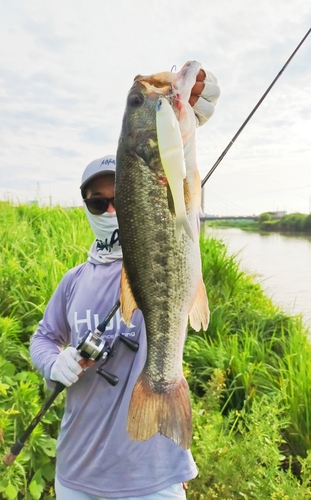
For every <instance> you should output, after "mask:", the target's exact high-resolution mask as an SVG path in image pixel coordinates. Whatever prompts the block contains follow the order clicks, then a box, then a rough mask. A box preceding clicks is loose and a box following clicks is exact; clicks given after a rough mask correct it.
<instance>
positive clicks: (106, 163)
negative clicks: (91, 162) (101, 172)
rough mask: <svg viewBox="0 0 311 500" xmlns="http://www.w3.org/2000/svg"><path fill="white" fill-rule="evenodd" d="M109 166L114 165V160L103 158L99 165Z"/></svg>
mask: <svg viewBox="0 0 311 500" xmlns="http://www.w3.org/2000/svg"><path fill="white" fill-rule="evenodd" d="M110 164H113V165H115V164H116V160H113V159H112V158H105V159H104V160H103V161H102V162H101V164H100V165H110Z"/></svg>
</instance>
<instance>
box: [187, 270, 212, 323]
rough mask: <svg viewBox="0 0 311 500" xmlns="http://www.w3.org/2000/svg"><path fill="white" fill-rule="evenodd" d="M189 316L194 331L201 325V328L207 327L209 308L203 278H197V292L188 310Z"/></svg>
mask: <svg viewBox="0 0 311 500" xmlns="http://www.w3.org/2000/svg"><path fill="white" fill-rule="evenodd" d="M189 318H190V325H191V326H192V328H193V329H194V330H195V331H196V332H199V331H200V330H201V325H202V327H203V330H206V329H207V327H208V323H209V308H208V299H207V295H206V288H205V285H204V282H203V278H201V279H200V280H199V284H198V288H197V293H196V296H195V299H194V302H193V304H192V307H191V309H190V312H189Z"/></svg>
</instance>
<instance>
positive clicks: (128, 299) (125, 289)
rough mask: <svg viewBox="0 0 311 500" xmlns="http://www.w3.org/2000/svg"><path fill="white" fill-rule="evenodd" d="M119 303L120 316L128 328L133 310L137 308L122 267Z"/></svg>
mask: <svg viewBox="0 0 311 500" xmlns="http://www.w3.org/2000/svg"><path fill="white" fill-rule="evenodd" d="M120 303H121V314H122V317H123V319H124V322H125V324H126V325H127V326H130V324H131V317H132V315H133V312H134V311H135V309H138V306H137V304H136V300H135V299H134V296H133V292H132V290H131V287H130V284H129V280H128V277H127V274H126V270H125V268H124V265H123V266H122V271H121V285H120Z"/></svg>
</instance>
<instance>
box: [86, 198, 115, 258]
mask: <svg viewBox="0 0 311 500" xmlns="http://www.w3.org/2000/svg"><path fill="white" fill-rule="evenodd" d="M84 209H85V213H86V216H87V219H88V221H89V223H90V226H91V228H92V229H93V232H94V234H95V236H96V241H95V242H94V243H93V245H92V247H91V249H90V252H89V259H88V260H91V261H92V262H93V261H94V260H95V261H96V263H97V264H99V263H108V262H113V261H114V260H118V259H122V249H121V245H120V237H119V226H118V219H117V216H116V213H115V212H105V213H103V214H101V215H94V214H91V213H90V212H89V211H88V209H87V208H86V206H85V204H84ZM93 263H95V262H93Z"/></svg>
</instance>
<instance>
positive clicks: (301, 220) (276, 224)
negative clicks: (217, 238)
mask: <svg viewBox="0 0 311 500" xmlns="http://www.w3.org/2000/svg"><path fill="white" fill-rule="evenodd" d="M205 224H207V225H208V226H211V227H222V228H226V227H237V228H240V229H243V230H244V231H265V232H271V231H277V232H280V233H286V232H290V233H303V234H311V214H308V215H307V214H301V213H298V212H296V213H293V214H285V215H283V216H282V217H278V216H277V215H276V214H275V212H264V213H262V214H260V216H259V217H258V218H257V219H254V220H244V219H237V220H233V219H232V220H222V219H219V220H217V219H214V220H211V221H209V220H206V221H205Z"/></svg>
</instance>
